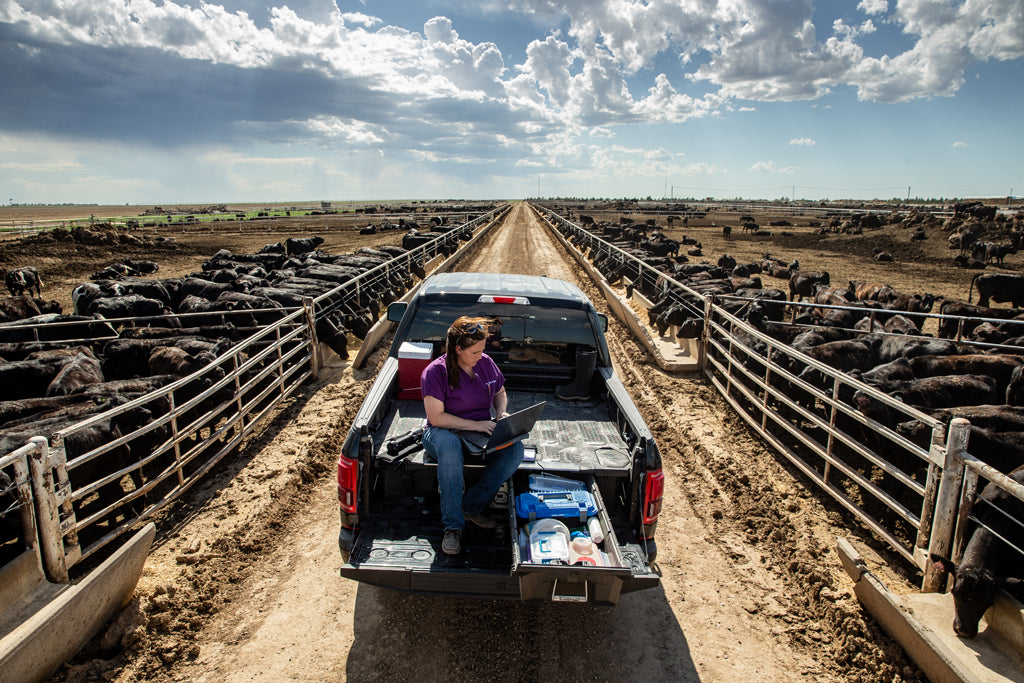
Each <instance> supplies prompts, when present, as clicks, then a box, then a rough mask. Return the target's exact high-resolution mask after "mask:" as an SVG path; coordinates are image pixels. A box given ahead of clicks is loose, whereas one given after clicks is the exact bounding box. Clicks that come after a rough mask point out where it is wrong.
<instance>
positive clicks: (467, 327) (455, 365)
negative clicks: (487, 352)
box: [444, 315, 491, 389]
mask: <svg viewBox="0 0 1024 683" xmlns="http://www.w3.org/2000/svg"><path fill="white" fill-rule="evenodd" d="M490 325H491V319H490V318H477V317H473V316H469V315H463V316H460V317H458V318H456V319H455V322H453V323H452V326H451V327H449V328H448V344H447V348H446V350H445V353H446V354H447V355H446V356H445V361H444V364H445V367H447V368H448V386H449V388H451V389H458V387H459V355H458V353H457V349H465V348H468V347H470V346H472V345H473V344H476V343H477V342H480V341H483V340H484V339H486V338H487V335H488V332H489V328H490Z"/></svg>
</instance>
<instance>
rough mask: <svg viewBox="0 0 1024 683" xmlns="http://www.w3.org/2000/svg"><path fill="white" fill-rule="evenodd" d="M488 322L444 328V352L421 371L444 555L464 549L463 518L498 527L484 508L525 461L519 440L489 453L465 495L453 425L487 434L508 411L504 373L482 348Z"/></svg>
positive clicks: (465, 320) (464, 321)
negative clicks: (438, 493)
mask: <svg viewBox="0 0 1024 683" xmlns="http://www.w3.org/2000/svg"><path fill="white" fill-rule="evenodd" d="M491 323H492V321H491V320H490V319H488V318H472V317H469V316H462V317H460V318H458V319H456V320H455V322H454V323H452V326H451V327H449V328H448V337H447V352H446V353H444V354H442V355H441V356H439V357H438V358H436V359H434V360H433V361H432V362H431V363H430V365H428V366H427V367H426V368H425V369H424V370H423V374H422V375H421V376H420V384H421V387H422V389H423V405H424V408H425V409H426V412H427V427H426V429H425V430H424V432H423V448H424V449H425V450H426V451H427V453H429V454H430V455H431V456H433V457H434V459H435V460H437V482H438V487H439V488H440V491H441V522H442V524H444V538H443V540H442V541H441V550H442V551H444V552H445V553H446V554H448V555H457V554H459V552H460V551H461V550H462V529H463V527H464V526H465V523H466V520H469V521H470V522H473V523H474V524H476V525H477V526H479V527H483V528H485V529H493V528H494V527H495V526H497V524H496V523H495V521H494V520H493V519H491V518H489V517H487V516H486V515H485V514H484V510H486V509H487V506H488V505H490V503H491V501H492V500H493V499H494V495H495V494H496V493H497V492H498V489H499V488H500V487H501V485H502V483H503V482H504V481H505V480H506V479H508V478H509V477H511V476H512V473H513V472H515V471H516V469H517V468H518V467H519V463H521V462H522V460H523V444H522V443H514V444H512V445H510V446H507V447H505V448H503V449H501V450H499V451H497V452H496V453H493V454H490V455H488V456H487V462H486V467H485V468H484V472H483V474H481V475H480V478H479V479H478V480H477V482H476V483H475V484H474V485H473V486H472V487H470V489H469V490H468V491H466V492H465V495H463V491H464V488H465V484H464V482H463V475H462V465H463V453H462V441H461V439H459V437H458V435H457V434H455V433H454V432H453V431H452V430H458V429H462V430H469V431H476V432H484V433H485V434H490V433H491V432H492V431H494V424H495V420H498V419H500V418H502V417H505V416H507V415H508V413H507V412H506V410H505V409H506V408H507V407H508V396H507V395H506V393H505V377H504V376H503V375H502V374H501V370H499V369H498V366H497V364H495V362H494V361H493V360H491V357H490V356H488V355H487V354H486V353H484V347H485V346H486V344H487V338H488V331H489V329H490V327H491ZM492 407H493V408H494V417H493V418H492V417H491V408H492Z"/></svg>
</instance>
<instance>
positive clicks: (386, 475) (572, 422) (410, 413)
mask: <svg viewBox="0 0 1024 683" xmlns="http://www.w3.org/2000/svg"><path fill="white" fill-rule="evenodd" d="M462 315H473V316H484V317H488V318H491V319H493V320H495V321H496V324H495V326H494V328H492V329H493V334H492V335H491V336H490V337H489V338H488V340H487V347H486V351H485V352H486V353H487V354H488V355H489V356H491V358H493V359H494V361H495V362H496V363H497V364H498V367H499V368H500V369H501V371H502V373H503V374H504V376H505V380H506V384H505V389H506V392H507V394H508V397H509V407H508V410H509V411H510V412H514V411H516V410H520V409H523V408H526V407H528V406H531V405H534V404H536V403H539V402H541V401H545V402H546V404H545V406H544V410H543V412H542V413H541V416H540V419H539V420H538V421H537V423H536V424H535V425H534V428H533V430H532V431H531V432H530V435H529V436H528V437H527V438H526V440H525V441H524V445H525V447H526V454H527V456H526V459H525V460H524V462H523V463H522V464H521V465H520V467H519V469H518V470H517V472H516V473H515V474H514V475H513V476H512V478H511V479H509V480H508V481H507V482H506V483H505V485H504V486H503V487H502V489H501V490H500V491H499V492H498V495H497V496H496V497H495V499H494V501H493V502H492V503H491V510H490V511H489V514H490V515H491V516H494V517H497V518H499V519H501V520H503V523H502V524H500V525H499V527H498V529H496V530H495V529H478V528H475V527H473V526H472V525H468V526H467V528H466V529H465V530H464V533H463V537H462V545H463V549H462V552H461V553H460V554H459V555H454V556H449V555H445V554H444V553H443V552H441V539H442V536H443V528H442V525H441V512H440V503H439V501H440V498H439V494H438V486H437V464H436V462H434V461H433V460H432V459H431V458H430V457H429V456H428V455H427V454H426V452H425V451H423V449H422V447H420V446H419V444H418V443H417V442H416V440H415V435H416V433H417V430H419V429H422V427H423V426H424V424H425V417H426V413H425V411H424V406H423V401H422V397H421V395H420V392H419V373H420V372H421V371H422V368H423V367H425V365H426V363H428V362H429V361H430V359H432V358H436V357H438V356H439V355H440V354H442V353H444V350H445V348H444V346H445V339H446V334H447V329H448V327H449V326H450V325H451V323H452V322H453V321H454V320H455V319H456V318H458V317H459V316H462ZM388 318H389V319H390V320H392V321H395V322H397V323H398V326H397V328H396V331H395V335H394V340H393V342H392V345H391V348H390V351H389V353H388V357H387V359H386V360H385V361H384V362H383V364H382V365H381V368H380V371H379V373H378V376H377V378H376V380H375V381H374V384H373V386H372V387H371V389H370V391H369V392H368V394H367V396H366V399H365V401H364V403H363V405H362V406H361V407H360V409H359V411H358V413H357V415H356V417H355V419H354V421H353V424H352V427H351V429H350V430H349V432H348V434H347V436H346V439H345V442H344V445H343V447H342V453H341V455H340V458H339V460H338V501H339V507H340V512H341V529H340V533H339V539H338V541H339V547H340V549H341V555H342V559H343V561H344V564H343V565H342V567H341V570H340V571H341V575H342V576H344V577H347V578H350V579H354V580H357V581H363V582H366V583H370V584H374V585H379V586H385V587H389V588H394V589H398V590H404V591H410V592H416V593H427V594H443V595H452V596H459V597H482V598H513V599H527V600H561V601H589V602H595V603H600V604H614V603H615V602H616V601H617V600H618V597H619V595H620V593H622V592H627V591H633V590H640V589H644V588H651V587H654V586H657V585H658V582H659V576H658V573H657V571H656V568H655V566H654V561H655V558H656V555H657V546H656V544H655V540H654V533H655V529H656V527H657V518H658V514H659V513H660V509H661V497H662V491H663V481H664V478H663V475H662V471H661V457H660V454H659V453H658V449H657V446H656V445H655V442H654V439H653V436H652V435H651V433H650V430H649V429H648V428H647V426H646V425H645V424H644V422H643V419H642V417H641V416H640V414H639V412H638V411H637V409H636V407H635V406H634V404H633V402H632V400H631V399H630V398H629V395H628V394H627V393H626V391H625V389H624V387H623V386H622V384H621V383H620V382H619V380H618V378H617V377H616V376H615V373H614V370H613V368H612V364H611V358H610V355H609V352H608V346H607V342H606V341H605V337H604V331H605V329H606V327H607V320H606V319H605V318H604V316H603V315H601V314H599V313H598V312H597V311H596V310H595V308H594V306H593V304H592V303H591V302H590V301H589V300H588V299H587V297H586V296H585V295H584V294H583V293H582V292H581V291H580V290H579V289H578V288H577V287H576V286H575V285H572V284H570V283H568V282H565V281H562V280H557V279H553V278H547V277H542V276H525V275H510V274H493V273H445V274H440V275H435V276H432V277H430V278H427V279H426V280H425V281H424V282H423V283H422V285H421V287H420V289H419V290H418V292H417V293H416V295H415V296H414V297H413V298H412V299H411V300H410V301H409V302H408V303H407V304H406V303H401V302H399V303H394V304H392V305H391V306H390V307H389V309H388ZM483 465H484V463H483V462H482V461H480V462H475V461H473V459H472V458H467V460H466V472H465V476H466V485H467V487H468V486H469V485H470V484H471V482H472V481H473V478H474V477H475V476H478V474H479V472H480V471H481V470H482V469H483ZM531 475H533V477H532V478H531ZM537 475H553V479H559V478H561V479H566V480H571V481H573V482H578V484H579V487H580V488H582V489H584V490H586V491H587V492H589V493H590V494H591V495H592V496H593V500H594V501H595V503H596V508H597V511H596V514H595V515H594V517H596V519H597V522H596V524H597V525H599V531H598V534H597V536H598V537H601V538H602V541H601V542H600V544H599V548H600V551H601V555H600V557H601V560H600V562H599V563H598V564H599V566H593V565H589V564H582V563H581V564H568V563H564V562H553V563H551V562H546V561H540V560H538V559H537V558H535V557H532V556H531V553H530V547H529V533H528V532H529V530H530V527H531V525H532V524H533V523H535V521H536V520H531V519H527V518H524V517H520V516H519V515H518V514H517V512H516V505H515V502H516V498H517V496H518V495H519V494H521V493H524V492H526V491H527V490H528V489H529V488H530V485H531V481H532V482H536V481H538V480H539V479H538V478H537ZM550 478H551V477H549V479H550ZM565 521H566V522H567V523H568V524H570V525H573V524H578V523H582V524H583V525H586V523H587V522H588V520H587V519H581V520H565ZM591 524H594V523H591ZM591 528H592V529H593V526H591Z"/></svg>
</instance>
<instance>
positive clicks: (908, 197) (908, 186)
mask: <svg viewBox="0 0 1024 683" xmlns="http://www.w3.org/2000/svg"><path fill="white" fill-rule="evenodd" d="M907 203H908V204H909V203H910V185H907Z"/></svg>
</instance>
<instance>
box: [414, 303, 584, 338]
mask: <svg viewBox="0 0 1024 683" xmlns="http://www.w3.org/2000/svg"><path fill="white" fill-rule="evenodd" d="M463 315H470V316H480V317H485V318H498V319H499V320H500V321H501V340H502V341H506V342H510V343H520V342H521V343H526V344H582V345H585V346H597V340H596V338H595V336H594V328H593V327H592V326H591V324H590V318H589V317H588V316H587V312H586V311H583V310H578V309H570V308H541V307H538V306H524V305H516V304H480V303H476V302H466V303H454V302H439V303H433V304H431V303H426V304H421V305H420V308H419V310H418V311H417V312H416V317H415V318H414V319H413V322H412V327H411V328H410V329H409V333H408V334H407V335H406V339H407V340H409V341H424V342H426V341H429V342H437V341H444V339H445V336H446V335H447V334H448V328H449V327H450V326H451V324H452V322H454V321H455V319H456V318H458V317H460V316H463Z"/></svg>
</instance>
